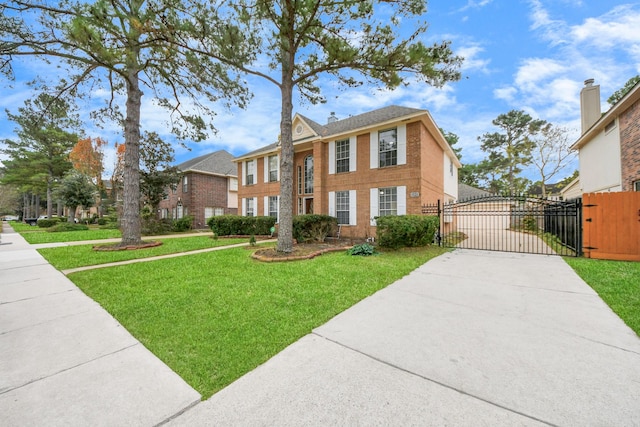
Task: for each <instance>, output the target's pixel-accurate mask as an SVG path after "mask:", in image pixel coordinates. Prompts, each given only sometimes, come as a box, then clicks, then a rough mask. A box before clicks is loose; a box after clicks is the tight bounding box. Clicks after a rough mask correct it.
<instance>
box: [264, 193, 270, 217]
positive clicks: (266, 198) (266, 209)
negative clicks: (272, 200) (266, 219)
mask: <svg viewBox="0 0 640 427" xmlns="http://www.w3.org/2000/svg"><path fill="white" fill-rule="evenodd" d="M264 216H269V196H264Z"/></svg>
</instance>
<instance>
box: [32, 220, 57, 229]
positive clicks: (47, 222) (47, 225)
mask: <svg viewBox="0 0 640 427" xmlns="http://www.w3.org/2000/svg"><path fill="white" fill-rule="evenodd" d="M37 224H38V227H40V228H50V227H53V226H54V225H58V224H60V221H58V218H43V219H39V220H38V223H37Z"/></svg>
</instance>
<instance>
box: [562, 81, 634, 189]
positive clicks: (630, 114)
mask: <svg viewBox="0 0 640 427" xmlns="http://www.w3.org/2000/svg"><path fill="white" fill-rule="evenodd" d="M580 112H581V117H582V136H581V137H580V138H579V139H578V140H577V141H576V142H575V143H574V144H573V146H572V147H571V148H572V149H575V150H578V154H579V159H580V184H579V187H580V192H581V193H596V192H606V191H640V83H639V84H636V85H635V86H634V87H633V88H632V89H631V90H630V91H629V92H628V93H627V94H626V95H625V96H624V97H623V98H622V99H621V100H620V101H618V102H617V103H616V104H615V105H614V106H613V107H611V108H610V109H609V111H607V112H606V113H604V114H601V111H600V86H599V85H593V79H589V80H586V81H585V87H584V88H583V89H582V91H581V92H580Z"/></svg>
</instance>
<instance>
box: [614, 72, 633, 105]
mask: <svg viewBox="0 0 640 427" xmlns="http://www.w3.org/2000/svg"><path fill="white" fill-rule="evenodd" d="M638 82H640V75H637V76H633V77H631V78H630V79H629V80H627V82H626V83H625V84H624V86H622V87H621V88H620V89H618V90H617V91H615V92H613V93H612V94H611V96H610V97H609V98H607V102H608V103H609V105H610V106H612V107H613V106H614V105H615V104H617V103H618V101H620V100H621V99H622V98H624V96H625V95H626V94H627V93H629V91H630V90H631V89H633V87H634V86H635V85H637V84H638Z"/></svg>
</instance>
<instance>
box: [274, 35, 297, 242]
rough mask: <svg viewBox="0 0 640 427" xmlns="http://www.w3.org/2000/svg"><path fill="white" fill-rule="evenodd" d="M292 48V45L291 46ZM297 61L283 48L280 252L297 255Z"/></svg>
mask: <svg viewBox="0 0 640 427" xmlns="http://www.w3.org/2000/svg"><path fill="white" fill-rule="evenodd" d="M288 46H291V43H289V45H288ZM292 67H293V58H291V57H290V56H289V52H288V49H287V48H286V47H284V48H282V84H281V86H280V94H281V102H282V110H281V111H282V112H281V116H280V218H279V229H278V244H277V246H276V250H277V251H278V252H283V253H291V252H293V155H294V152H293V137H292V134H291V114H292V111H293V101H292V99H293V70H292Z"/></svg>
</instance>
